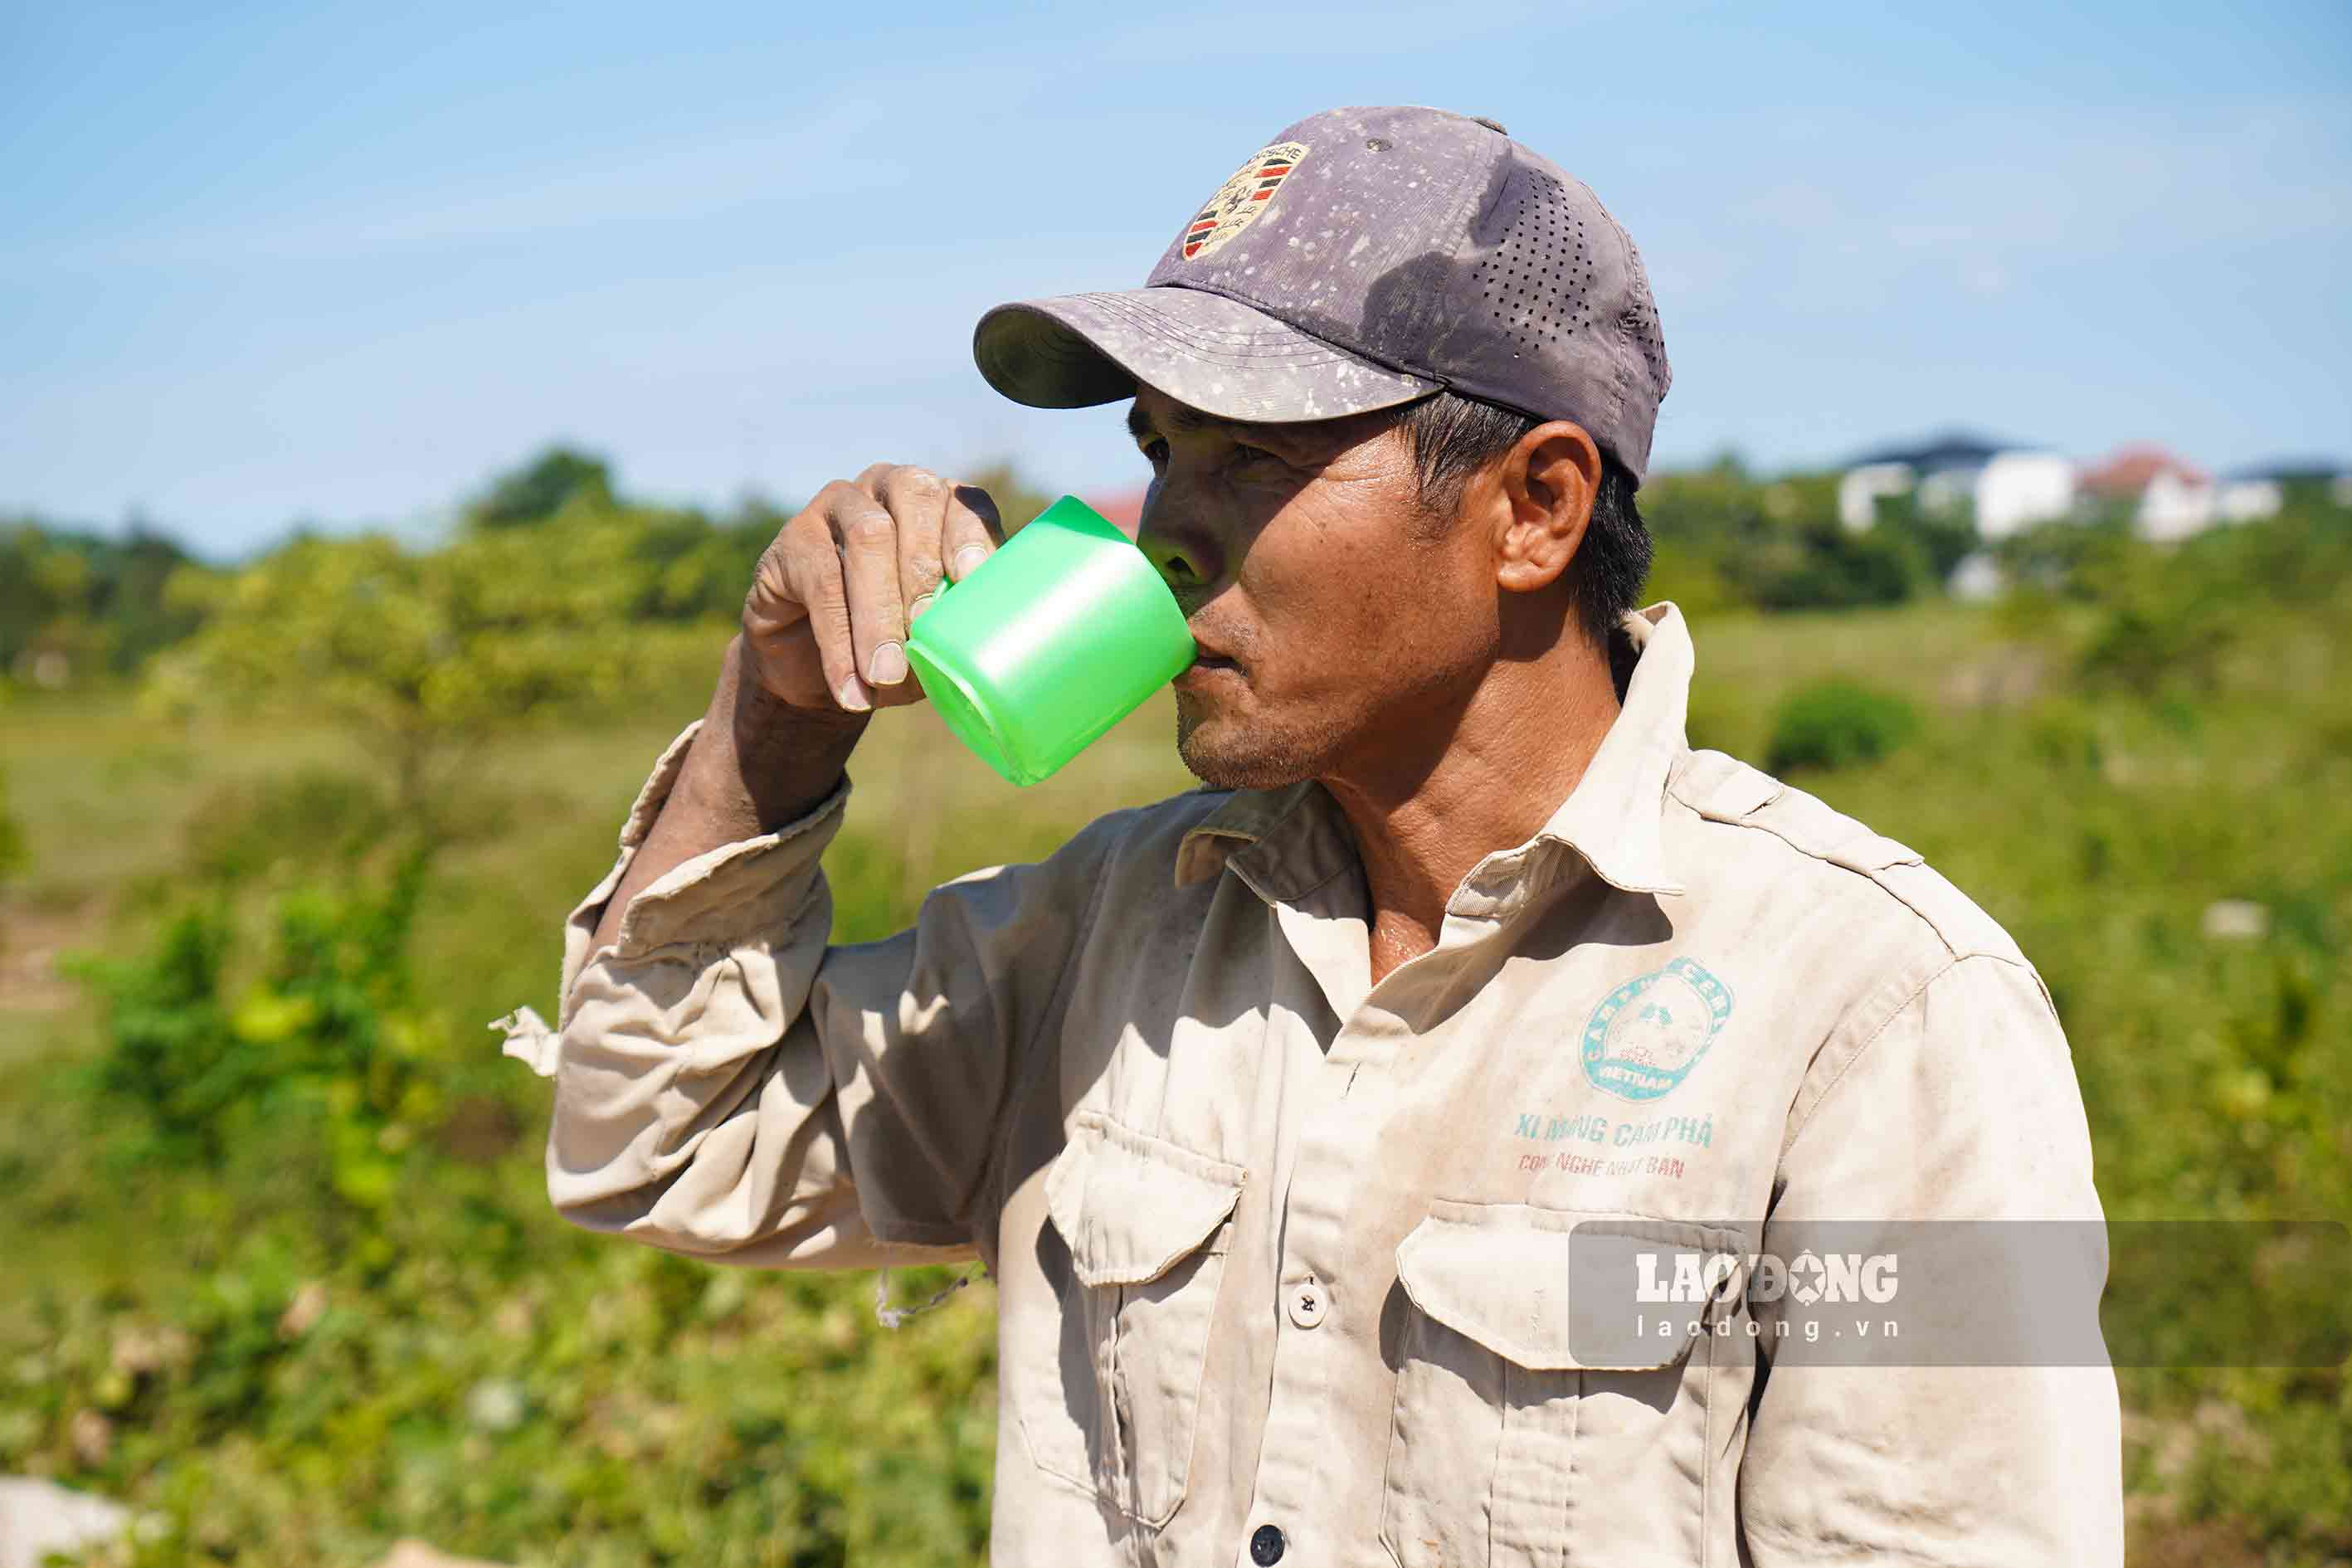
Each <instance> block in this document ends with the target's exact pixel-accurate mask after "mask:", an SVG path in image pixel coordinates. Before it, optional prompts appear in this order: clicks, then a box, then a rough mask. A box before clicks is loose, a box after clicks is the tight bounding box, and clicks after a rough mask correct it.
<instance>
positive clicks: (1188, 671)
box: [1174, 648, 1242, 686]
mask: <svg viewBox="0 0 2352 1568" xmlns="http://www.w3.org/2000/svg"><path fill="white" fill-rule="evenodd" d="M1241 668H1242V667H1241V666H1240V665H1238V664H1235V663H1234V661H1233V660H1232V659H1230V658H1226V657H1225V656H1224V655H1223V654H1220V653H1211V652H1210V651H1209V650H1208V649H1207V648H1202V649H1201V650H1200V651H1199V652H1198V653H1196V654H1195V655H1194V656H1193V658H1192V663H1191V664H1188V665H1186V666H1185V667H1184V668H1183V670H1182V672H1181V673H1180V674H1179V675H1178V676H1177V677H1176V679H1175V682H1174V684H1176V685H1178V686H1191V685H1193V684H1195V683H1197V682H1200V681H1204V680H1210V679H1215V678H1216V676H1217V673H1218V672H1219V671H1221V670H1230V671H1232V672H1233V673H1234V674H1236V675H1238V674H1239V673H1241Z"/></svg>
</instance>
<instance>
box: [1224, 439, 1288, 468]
mask: <svg viewBox="0 0 2352 1568" xmlns="http://www.w3.org/2000/svg"><path fill="white" fill-rule="evenodd" d="M1234 456H1235V457H1236V458H1239V459H1240V460H1241V461H1243V462H1244V463H1278V462H1280V461H1282V459H1281V458H1277V457H1276V456H1275V455H1274V454H1273V453H1272V452H1269V451H1267V450H1266V449H1265V447H1251V446H1246V445H1244V443H1242V442H1239V441H1236V442H1234Z"/></svg>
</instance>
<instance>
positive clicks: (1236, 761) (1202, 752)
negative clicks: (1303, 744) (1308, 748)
mask: <svg viewBox="0 0 2352 1568" xmlns="http://www.w3.org/2000/svg"><path fill="white" fill-rule="evenodd" d="M1269 742H1271V743H1269ZM1176 754H1177V756H1178V757H1179V758H1181V760H1182V762H1183V763H1184V766H1185V768H1186V769H1187V770H1188V771H1189V772H1190V773H1192V776H1193V777H1194V778H1196V779H1199V780H1200V781H1201V782H1202V784H1206V785H1207V786H1208V787H1209V788H1211V789H1284V788H1287V787H1288V786H1289V785H1291V784H1297V783H1298V782H1299V781H1300V780H1301V779H1305V778H1311V777H1313V776H1314V773H1315V767H1314V763H1313V762H1312V761H1311V760H1309V759H1308V758H1307V757H1304V756H1302V755H1299V754H1298V753H1297V749H1296V748H1294V747H1291V746H1287V745H1285V744H1282V743H1281V742H1280V741H1279V740H1278V739H1277V738H1275V737H1271V736H1269V735H1268V734H1266V732H1265V731H1264V730H1263V729H1255V728H1252V727H1244V726H1238V725H1234V724H1232V723H1230V722H1229V723H1225V724H1213V723H1207V722H1204V721H1202V719H1201V718H1200V717H1199V716H1198V715H1197V714H1190V713H1187V712H1186V711H1185V706H1184V704H1183V703H1181V702H1179V703H1178V704H1177V706H1176Z"/></svg>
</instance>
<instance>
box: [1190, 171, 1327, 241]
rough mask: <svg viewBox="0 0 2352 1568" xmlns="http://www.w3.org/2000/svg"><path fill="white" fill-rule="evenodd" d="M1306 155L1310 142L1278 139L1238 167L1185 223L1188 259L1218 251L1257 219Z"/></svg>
mask: <svg viewBox="0 0 2352 1568" xmlns="http://www.w3.org/2000/svg"><path fill="white" fill-rule="evenodd" d="M1306 156H1307V143H1306V142H1276V143H1275V144H1274V145H1273V146H1271V147H1266V148H1263V149H1261V150H1260V151H1259V152H1258V153H1256V154H1255V156H1253V157H1252V158H1251V159H1250V161H1249V162H1248V163H1244V164H1243V165H1242V166H1241V167H1240V168H1238V169H1235V170H1234V176H1233V178H1232V179H1230V180H1227V181H1226V182H1225V183H1224V184H1222V185H1219V186H1218V187H1217V194H1216V195H1213V196H1211V197H1210V198H1209V199H1208V201H1207V203H1206V204H1204V205H1202V208H1201V212H1200V216H1197V217H1195V218H1193V220H1192V222H1191V223H1189V224H1187V225H1185V226H1184V259H1185V260H1187V261H1190V260H1192V258H1194V257H1196V256H1210V255H1213V254H1215V252H1216V250H1217V247H1219V246H1222V245H1223V244H1225V243H1226V242H1227V241H1229V240H1231V239H1232V238H1233V237H1234V236H1235V235H1237V234H1239V233H1241V231H1242V230H1244V229H1245V228H1247V227H1248V226H1250V225H1251V224H1252V223H1254V222H1255V221H1256V219H1257V215H1258V214H1260V213H1262V212H1264V211H1265V205H1266V204H1267V203H1268V202H1270V201H1272V200H1273V199H1274V193H1275V192H1276V191H1277V190H1279V189H1280V188H1281V186H1282V182H1283V181H1285V180H1286V179H1288V178H1289V177H1290V175H1291V172H1292V171H1293V170H1295V169H1297V167H1298V163H1299V160H1300V159H1302V158H1304V157H1306Z"/></svg>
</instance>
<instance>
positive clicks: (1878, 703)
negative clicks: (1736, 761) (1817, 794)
mask: <svg viewBox="0 0 2352 1568" xmlns="http://www.w3.org/2000/svg"><path fill="white" fill-rule="evenodd" d="M1918 730H1919V715H1918V713H1917V712H1916V710H1913V708H1912V706H1911V705H1910V704H1909V703H1908V702H1906V701H1905V700H1903V699H1901V698H1900V697H1897V696H1895V695H1894V694H1893V693H1892V692H1886V691H1878V690H1874V689H1872V688H1869V687H1866V686H1858V685H1855V684H1854V683H1853V682H1851V681H1845V680H1822V681H1816V682H1814V683H1813V684H1812V685H1810V686H1804V687H1800V688H1799V689H1797V690H1795V691H1793V692H1791V693H1790V695H1789V698H1788V700H1786V701H1784V702H1782V703H1781V704H1780V711H1779V712H1778V713H1777V714H1775V715H1774V717H1773V721H1772V740H1771V744H1770V747H1769V751H1768V752H1767V753H1766V756H1765V761H1764V767H1765V771H1767V772H1768V773H1787V772H1790V770H1792V769H1796V768H1842V767H1846V766H1849V765H1851V764H1852V763H1874V762H1876V761H1878V759H1880V758H1881V757H1884V756H1885V755H1887V754H1888V753H1890V752H1893V751H1895V748H1897V747H1898V746H1901V745H1902V744H1903V743H1904V742H1906V741H1908V740H1910V739H1911V737H1912V736H1913V735H1915V734H1916V733H1917V732H1918Z"/></svg>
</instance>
